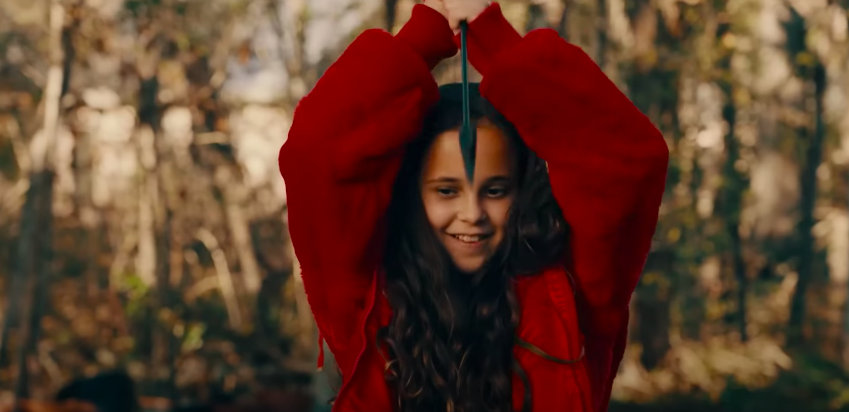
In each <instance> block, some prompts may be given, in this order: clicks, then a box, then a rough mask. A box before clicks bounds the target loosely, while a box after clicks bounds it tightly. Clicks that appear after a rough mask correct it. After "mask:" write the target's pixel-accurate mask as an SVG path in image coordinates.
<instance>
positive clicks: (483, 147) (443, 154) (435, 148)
mask: <svg viewBox="0 0 849 412" xmlns="http://www.w3.org/2000/svg"><path fill="white" fill-rule="evenodd" d="M513 162H514V158H513V155H512V151H511V150H510V142H509V141H508V140H507V137H506V136H504V134H503V133H502V132H501V131H500V130H498V129H497V128H495V127H492V126H488V125H479V126H478V129H477V148H476V157H475V180H483V179H487V178H490V177H492V176H510V175H511V173H512V171H513V169H514V167H513ZM465 173H466V172H465V169H464V167H463V154H462V152H460V132H459V131H457V130H449V131H447V132H444V133H442V134H440V135H439V136H437V137H436V140H435V141H434V142H433V145H431V148H430V151H429V152H428V155H427V158H426V159H425V165H424V170H423V175H424V177H425V178H426V179H427V178H438V177H451V178H457V179H464V177H465Z"/></svg>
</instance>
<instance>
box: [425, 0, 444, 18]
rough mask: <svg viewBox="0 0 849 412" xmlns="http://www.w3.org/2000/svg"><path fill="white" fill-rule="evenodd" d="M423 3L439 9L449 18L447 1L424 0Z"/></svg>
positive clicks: (440, 12)
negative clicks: (446, 6)
mask: <svg viewBox="0 0 849 412" xmlns="http://www.w3.org/2000/svg"><path fill="white" fill-rule="evenodd" d="M422 4H424V5H425V6H427V7H430V8H432V9H434V10H436V11H438V12H439V14H441V15H442V16H443V17H445V18H446V19H447V18H448V10H447V9H446V8H445V3H444V2H443V1H442V0H424V1H423V2H422Z"/></svg>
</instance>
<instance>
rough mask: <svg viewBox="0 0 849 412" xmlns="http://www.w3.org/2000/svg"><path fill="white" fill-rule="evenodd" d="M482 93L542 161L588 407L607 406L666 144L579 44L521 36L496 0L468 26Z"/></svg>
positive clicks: (650, 229) (539, 34) (544, 33)
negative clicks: (558, 223)
mask: <svg viewBox="0 0 849 412" xmlns="http://www.w3.org/2000/svg"><path fill="white" fill-rule="evenodd" d="M469 58H470V60H471V62H472V64H473V65H475V67H476V68H477V69H478V71H479V72H481V74H482V75H483V81H482V83H481V93H482V94H483V96H484V97H485V98H486V99H487V100H489V101H490V102H491V103H492V104H493V105H494V106H495V107H496V108H497V109H498V110H499V111H500V112H501V113H502V114H504V116H505V117H507V118H508V119H509V120H510V121H511V122H513V123H514V124H515V126H516V127H517V129H518V131H519V133H520V134H521V135H522V137H523V139H524V140H525V142H526V143H527V144H528V146H529V147H530V148H531V149H532V150H534V151H535V152H536V153H537V154H538V155H539V156H540V157H542V158H543V159H544V160H546V161H547V162H548V165H549V175H550V179H551V186H552V189H553V192H554V196H555V198H556V199H557V202H558V204H559V205H560V208H561V209H562V210H563V214H564V216H565V218H566V220H567V221H568V223H569V225H570V227H571V231H572V239H571V242H570V248H571V250H569V251H567V252H568V253H566V259H567V265H568V267H569V269H570V271H571V272H572V274H573V275H574V276H575V281H576V287H577V289H578V291H577V292H578V293H577V295H578V299H577V301H578V312H579V316H580V318H581V319H580V320H581V328H582V331H583V332H584V334H585V338H586V341H585V342H586V343H585V346H586V351H587V352H586V353H587V362H588V366H589V367H590V368H589V369H591V378H592V379H593V381H594V382H593V383H594V384H593V389H594V393H593V397H594V400H595V403H596V410H606V407H607V402H608V399H609V397H610V384H611V382H612V380H613V377H614V376H615V374H616V370H617V369H618V366H619V362H620V361H621V359H622V353H623V351H624V346H625V345H624V342H625V336H627V325H628V304H629V302H630V298H631V294H632V293H633V291H634V289H635V287H636V285H637V282H638V280H639V277H640V273H641V272H642V269H643V265H644V263H645V258H646V256H647V254H648V252H649V248H650V244H651V238H652V236H653V234H654V230H655V226H656V225H657V218H658V209H659V207H660V202H661V198H662V196H663V191H664V186H665V181H666V168H667V162H668V156H669V151H668V148H667V146H666V143H665V142H664V140H663V137H662V136H661V134H660V132H658V130H657V129H656V128H655V127H654V126H653V125H652V124H651V122H650V121H649V120H648V119H647V118H646V117H645V116H644V115H643V114H642V113H640V111H639V110H638V109H637V108H636V107H634V105H633V104H632V103H631V102H630V101H629V100H628V98H627V97H626V96H625V95H624V94H622V93H621V92H620V91H619V90H618V89H617V88H616V86H615V85H614V84H613V83H612V82H611V81H610V80H609V79H608V78H607V76H605V74H604V73H603V72H602V71H601V70H600V69H599V67H598V66H597V65H596V64H595V63H594V62H593V61H592V60H591V59H590V57H589V56H587V54H586V53H584V52H583V51H582V50H581V49H580V48H578V47H576V46H574V45H571V44H569V43H567V42H566V41H564V40H563V39H561V38H560V37H559V36H558V34H557V32H555V31H554V30H550V29H541V30H535V31H532V32H530V33H528V34H527V35H526V36H525V37H524V38H522V37H521V36H520V35H519V34H518V33H517V32H516V31H515V30H514V29H513V28H512V27H511V26H510V24H509V23H508V22H507V21H506V20H505V19H504V17H503V16H502V15H501V12H500V9H499V7H498V5H497V4H493V5H492V6H490V7H489V8H487V9H486V10H485V11H484V12H483V13H482V14H481V15H480V16H478V18H476V19H475V20H474V21H472V23H471V24H470V26H469Z"/></svg>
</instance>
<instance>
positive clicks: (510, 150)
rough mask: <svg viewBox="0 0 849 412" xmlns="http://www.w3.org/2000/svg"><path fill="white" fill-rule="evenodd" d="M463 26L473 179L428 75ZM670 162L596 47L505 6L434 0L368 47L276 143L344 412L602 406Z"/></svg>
mask: <svg viewBox="0 0 849 412" xmlns="http://www.w3.org/2000/svg"><path fill="white" fill-rule="evenodd" d="M462 20H466V21H468V22H469V28H468V36H469V38H468V47H469V60H470V62H471V64H473V65H474V66H475V68H477V70H478V71H479V72H480V73H481V74H482V75H483V81H482V83H481V84H480V86H479V88H478V87H473V88H472V93H471V94H472V97H473V98H472V102H471V111H472V118H473V120H474V122H475V124H476V127H477V135H478V142H477V148H476V153H477V165H476V168H475V174H474V177H473V179H471V181H468V180H467V179H466V177H465V172H464V168H463V161H462V156H461V153H460V146H459V143H458V131H457V129H458V128H459V126H460V124H461V104H460V101H461V92H460V88H459V86H458V85H448V86H443V87H441V88H440V87H437V85H436V83H435V81H434V79H433V77H432V76H431V73H430V70H431V69H433V67H434V66H436V64H437V63H438V62H439V61H440V60H442V59H444V58H447V57H450V56H453V55H454V54H455V53H456V52H457V45H456V44H457V43H458V38H457V37H456V35H455V32H456V28H457V25H458V22H459V21H462ZM449 21H450V23H449ZM452 29H453V30H454V31H452ZM667 159H668V150H667V147H666V144H665V142H664V140H663V138H662V137H661V135H660V133H659V132H658V131H657V130H656V129H655V128H654V127H653V126H652V124H651V123H650V122H649V120H648V119H647V118H646V117H644V116H643V115H642V114H641V113H640V112H639V111H638V110H637V109H636V108H635V107H634V106H633V105H632V104H631V103H630V102H629V101H628V99H627V98H626V97H625V96H624V95H623V94H622V93H620V92H619V90H618V89H617V88H616V87H615V86H614V85H613V84H612V83H611V82H610V81H609V80H608V79H607V77H605V75H604V74H603V72H602V71H601V70H600V69H599V68H598V67H597V66H596V65H595V64H594V63H593V62H592V60H591V59H590V58H589V57H588V56H587V55H586V54H585V53H583V52H582V51H581V50H580V49H579V48H578V47H575V46H573V45H570V44H568V43H566V42H564V41H563V40H562V39H561V38H560V37H559V36H558V35H557V33H556V32H555V31H553V30H548V29H542V30H536V31H533V32H531V33H529V34H527V35H526V36H525V37H524V38H523V37H521V36H520V35H519V34H518V33H517V32H516V31H515V30H514V29H513V28H512V27H511V26H510V24H509V23H508V22H507V21H506V20H505V19H504V17H503V16H502V14H501V10H500V8H499V6H498V4H491V5H489V4H487V3H486V2H485V0H426V2H425V4H424V5H417V6H416V7H415V8H414V11H413V15H412V17H411V19H410V21H409V22H408V23H407V24H406V25H405V27H404V28H403V29H402V30H401V31H400V32H399V33H398V35H396V36H394V37H393V36H391V35H390V34H388V33H386V32H384V31H381V30H368V31H366V32H365V33H363V34H362V35H360V36H359V37H358V38H357V39H356V40H355V41H354V42H353V43H352V44H351V45H350V46H349V47H348V49H347V50H346V51H345V52H344V54H343V55H342V56H341V57H340V58H339V60H338V61H337V62H336V63H335V64H334V65H333V66H331V67H330V68H329V69H328V70H327V72H326V73H325V74H324V76H323V77H322V78H321V80H320V81H319V82H318V84H317V85H316V86H315V88H314V89H313V91H312V92H311V93H310V94H309V95H308V96H306V97H305V98H304V99H303V100H302V101H301V102H300V104H299V105H298V108H297V109H296V111H295V116H294V121H293V124H292V128H291V131H290V133H289V139H288V142H287V143H286V144H285V145H284V146H283V148H282V149H281V151H280V170H281V173H282V175H283V177H284V178H285V180H286V184H287V192H288V199H289V200H288V201H289V222H290V233H291V237H292V242H293V244H294V246H295V251H296V253H297V256H298V259H299V261H300V263H301V267H302V270H303V278H304V286H305V288H306V291H307V295H308V298H309V302H310V305H311V307H312V310H313V314H314V316H315V319H316V322H317V324H318V328H319V330H320V333H321V339H324V340H326V342H327V344H328V347H329V348H330V349H331V351H332V352H333V353H334V355H335V356H336V360H337V362H338V366H339V368H340V371H341V374H342V376H343V385H342V387H341V389H340V390H339V393H338V396H337V399H336V402H335V404H334V410H335V411H340V412H355V411H362V412H431V411H447V412H470V411H474V412H477V411H498V412H505V411H510V410H521V411H524V412H530V411H533V412H542V411H569V412H594V411H597V412H602V411H605V410H606V409H607V403H608V400H609V397H610V387H611V383H612V380H613V378H614V376H615V374H616V370H617V368H618V366H619V363H620V361H621V359H622V355H623V351H624V348H625V341H626V330H627V324H628V303H629V300H630V296H631V293H632V292H633V290H634V288H635V286H636V284H637V280H638V278H639V274H640V272H641V270H642V266H643V263H644V260H645V257H646V255H647V253H648V251H649V247H650V242H651V237H652V234H653V232H654V229H655V225H656V223H657V215H658V208H659V206H660V201H661V197H662V194H663V191H664V183H665V176H666V165H667ZM321 362H322V361H321V359H320V360H319V363H320V364H321Z"/></svg>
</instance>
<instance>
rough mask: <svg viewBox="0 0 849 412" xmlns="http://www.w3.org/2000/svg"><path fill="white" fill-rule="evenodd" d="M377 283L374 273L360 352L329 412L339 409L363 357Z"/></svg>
mask: <svg viewBox="0 0 849 412" xmlns="http://www.w3.org/2000/svg"><path fill="white" fill-rule="evenodd" d="M377 283H378V277H377V274H376V273H375V277H374V282H373V285H374V286H372V288H371V302H370V303H369V307H368V310H366V314H365V316H363V322H362V324H361V325H360V336H361V337H362V338H363V344H362V347H361V348H360V353H359V354H358V355H357V358H356V359H354V366H353V367H352V368H351V377H350V378H348V379H347V380H345V382H344V383H343V384H342V387H341V388H339V393H338V394H337V395H336V401H335V402H333V406H332V407H331V408H330V411H331V412H337V411H338V410H339V408H338V406H339V405H340V403H339V400H341V399H342V395H343V394H344V392H345V388H347V387H348V384H350V383H351V381H352V380H354V376H355V375H356V374H357V366H358V365H359V364H360V359H361V358H362V357H363V354H364V353H365V352H366V346H367V345H368V338H367V337H366V336H365V335H366V324H367V323H368V318H369V317H370V316H371V312H372V311H373V310H374V304H375V302H376V301H377Z"/></svg>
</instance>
